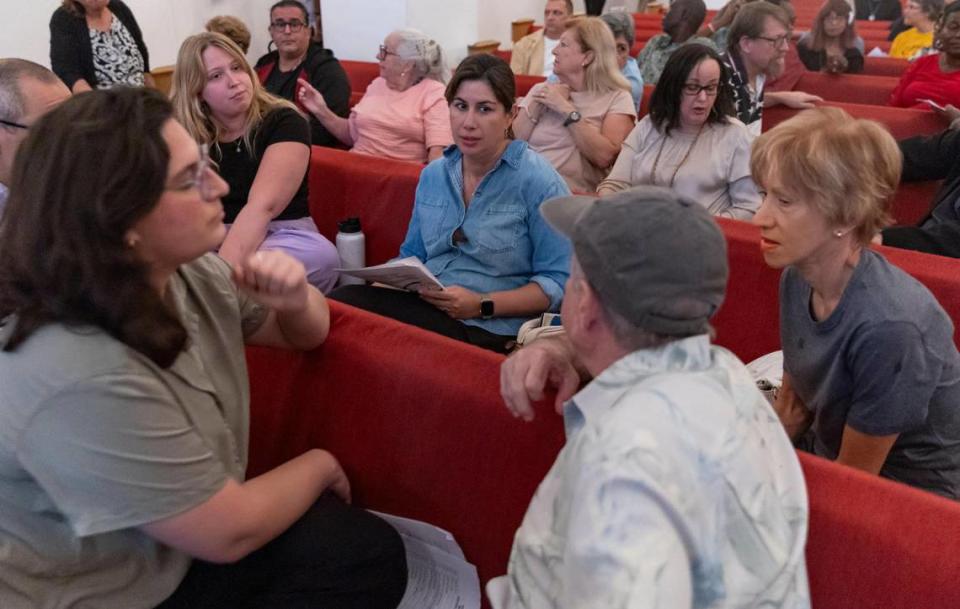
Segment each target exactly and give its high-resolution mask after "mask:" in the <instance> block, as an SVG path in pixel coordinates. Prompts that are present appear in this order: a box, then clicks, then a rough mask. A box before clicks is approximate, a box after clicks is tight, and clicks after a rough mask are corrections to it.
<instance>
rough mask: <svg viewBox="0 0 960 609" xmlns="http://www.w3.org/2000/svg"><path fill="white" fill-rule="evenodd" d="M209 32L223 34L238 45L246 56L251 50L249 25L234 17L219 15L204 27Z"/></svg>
mask: <svg viewBox="0 0 960 609" xmlns="http://www.w3.org/2000/svg"><path fill="white" fill-rule="evenodd" d="M204 29H206V30H207V31H208V32H217V33H218V34H223V35H224V36H226V37H227V38H229V39H230V40H232V41H234V42H236V43H237V46H238V47H240V50H241V51H243V52H244V54H246V52H247V51H249V50H250V30H249V29H247V25H246V24H245V23H244V22H243V21H240V20H239V19H237V18H236V17H234V16H233V15H217V16H216V17H213V18H211V19H210V21H207V25H205V26H204Z"/></svg>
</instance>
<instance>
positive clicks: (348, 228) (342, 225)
mask: <svg viewBox="0 0 960 609" xmlns="http://www.w3.org/2000/svg"><path fill="white" fill-rule="evenodd" d="M337 230H339V231H340V232H341V233H359V232H361V229H360V218H347V219H346V220H340V221H339V222H337Z"/></svg>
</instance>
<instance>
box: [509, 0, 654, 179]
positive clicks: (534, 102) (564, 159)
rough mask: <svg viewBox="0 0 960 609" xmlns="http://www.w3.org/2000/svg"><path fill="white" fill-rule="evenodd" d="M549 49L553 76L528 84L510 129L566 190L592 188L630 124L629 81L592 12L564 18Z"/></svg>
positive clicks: (611, 42)
mask: <svg viewBox="0 0 960 609" xmlns="http://www.w3.org/2000/svg"><path fill="white" fill-rule="evenodd" d="M553 55H554V58H555V59H554V63H553V73H554V75H555V76H556V77H557V80H558V81H559V82H556V83H555V82H546V83H540V84H537V85H535V86H534V87H533V88H532V89H530V92H529V93H528V94H527V96H526V97H524V98H523V99H522V100H521V101H520V104H519V106H520V111H519V112H518V113H517V117H516V119H515V120H514V122H513V130H514V133H515V134H516V136H517V138H518V139H521V140H526V141H527V142H528V143H529V144H530V147H531V148H533V149H534V150H535V151H537V152H539V153H540V154H542V155H544V156H545V157H546V158H547V160H549V161H550V163H551V164H552V165H553V166H554V167H555V168H556V169H557V171H559V172H560V175H562V176H563V178H564V180H566V182H567V185H568V186H570V188H571V189H572V190H574V191H577V192H594V191H595V190H596V189H597V185H598V184H599V183H600V181H601V180H602V179H603V178H604V177H605V176H606V174H607V171H608V170H609V168H610V167H611V166H612V165H613V162H614V161H615V160H616V158H617V154H618V153H619V152H620V146H621V145H622V144H623V140H624V139H626V137H627V134H628V133H630V130H631V129H633V123H634V120H635V119H636V109H635V107H634V104H633V98H632V96H631V93H630V84H629V83H628V82H627V80H626V79H625V78H624V77H623V74H621V72H620V67H619V65H618V64H617V52H616V44H615V42H614V39H613V34H612V33H611V32H610V28H609V27H607V24H606V23H604V22H603V20H601V19H600V18H598V17H587V18H583V19H573V20H571V21H568V22H567V29H566V31H565V32H564V33H563V35H562V36H560V42H559V44H558V45H557V48H555V49H554V50H553Z"/></svg>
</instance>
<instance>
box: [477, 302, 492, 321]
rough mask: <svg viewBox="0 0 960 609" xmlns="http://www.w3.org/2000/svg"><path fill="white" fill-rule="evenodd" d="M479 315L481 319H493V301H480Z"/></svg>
mask: <svg viewBox="0 0 960 609" xmlns="http://www.w3.org/2000/svg"><path fill="white" fill-rule="evenodd" d="M480 315H482V316H483V317H493V301H492V300H481V301H480Z"/></svg>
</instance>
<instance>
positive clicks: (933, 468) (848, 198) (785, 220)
mask: <svg viewBox="0 0 960 609" xmlns="http://www.w3.org/2000/svg"><path fill="white" fill-rule="evenodd" d="M901 163H902V159H901V155H900V151H899V149H898V147H897V144H896V142H895V141H894V139H893V137H892V136H891V135H890V134H889V133H888V132H887V131H886V130H885V129H884V128H883V127H881V126H880V125H879V124H877V123H875V122H873V121H867V120H855V119H853V118H852V117H851V116H849V115H848V114H847V113H845V112H844V111H842V110H840V109H836V108H819V109H816V110H807V111H805V112H802V113H801V114H799V115H797V116H796V117H794V118H792V119H790V120H788V121H785V122H783V123H781V124H780V125H778V126H777V127H775V128H773V129H771V130H770V131H768V132H767V133H764V134H763V135H761V136H760V137H759V138H758V139H757V140H756V142H755V144H754V148H753V153H752V157H751V164H750V165H751V170H752V172H753V176H754V179H755V180H756V181H757V183H758V184H759V185H760V188H761V189H762V190H764V191H766V192H764V193H763V195H764V198H763V202H762V203H761V205H760V209H759V210H758V211H757V213H756V215H755V216H754V219H753V220H754V224H756V225H758V226H759V227H760V235H761V241H760V247H761V249H762V252H763V257H764V260H765V261H766V262H767V264H768V265H770V266H772V267H774V268H783V269H784V272H783V275H782V277H781V279H780V336H781V344H782V346H783V368H784V370H783V387H782V388H781V390H780V393H779V395H778V397H777V400H776V403H775V409H776V410H777V414H779V415H780V418H781V421H782V422H783V423H784V426H785V428H786V430H787V432H788V433H789V434H790V435H791V437H793V438H794V439H798V440H799V439H800V438H801V437H803V440H802V441H801V444H802V445H803V446H804V447H806V448H809V449H810V450H812V451H813V452H814V453H816V454H818V455H820V456H822V457H826V458H828V459H834V460H836V461H837V462H839V463H843V464H846V465H849V466H852V467H855V468H858V469H862V470H864V471H867V472H869V473H872V474H879V475H881V476H884V477H886V478H891V479H894V480H898V481H900V482H903V483H906V484H910V485H913V486H916V487H919V488H922V489H926V490H929V491H932V492H934V493H937V494H940V495H943V496H945V497H949V498H952V499H960V409H958V408H957V405H958V404H960V353H958V352H957V348H956V346H955V345H954V343H953V324H952V323H951V321H950V318H949V317H948V316H947V314H946V312H945V311H944V310H943V308H942V307H941V306H940V304H939V303H938V302H937V300H936V298H934V296H933V295H932V294H931V293H930V291H929V290H927V288H925V287H924V286H923V285H921V284H920V283H919V282H918V281H917V280H916V279H914V278H913V277H911V276H909V275H907V274H906V273H904V272H903V271H901V270H900V269H899V268H897V267H895V266H893V265H892V264H890V263H889V262H887V260H886V259H885V258H884V257H883V256H882V255H880V254H879V253H878V252H876V251H873V250H871V249H869V248H868V247H867V244H868V243H869V241H870V239H871V238H872V237H873V235H875V234H876V233H877V231H878V230H879V229H880V228H881V227H882V226H883V225H885V224H886V223H887V222H888V218H889V216H888V209H889V205H890V201H891V199H892V197H893V193H894V190H895V189H896V187H897V183H898V182H899V179H900V168H901ZM808 430H810V433H809V434H807V433H806V432H807V431H808Z"/></svg>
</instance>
